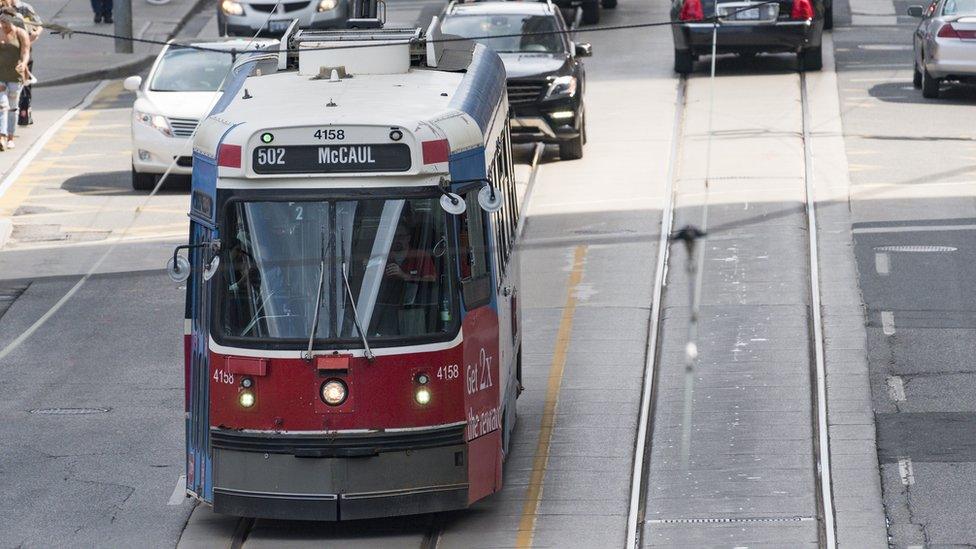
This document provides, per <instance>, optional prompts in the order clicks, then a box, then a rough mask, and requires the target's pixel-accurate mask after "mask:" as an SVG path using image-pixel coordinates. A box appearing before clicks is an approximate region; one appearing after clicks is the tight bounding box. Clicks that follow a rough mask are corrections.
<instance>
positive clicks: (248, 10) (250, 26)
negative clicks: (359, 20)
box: [217, 0, 349, 36]
mask: <svg viewBox="0 0 976 549" xmlns="http://www.w3.org/2000/svg"><path fill="white" fill-rule="evenodd" d="M276 5H277V7H275V6H276ZM293 19H298V26H299V27H300V28H303V29H307V28H316V29H328V28H336V27H343V26H345V23H346V20H348V19H349V1H348V0H297V1H295V0H291V1H289V0H282V1H281V2H280V3H278V2H277V0H220V3H219V4H218V5H217V28H218V29H219V30H220V32H221V33H222V34H224V35H226V36H242V35H247V36H251V35H254V34H255V33H258V32H260V33H261V34H265V35H269V36H281V34H282V33H284V32H285V30H286V29H287V28H288V25H290V24H291V22H292V20H293Z"/></svg>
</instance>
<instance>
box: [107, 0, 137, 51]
mask: <svg viewBox="0 0 976 549" xmlns="http://www.w3.org/2000/svg"><path fill="white" fill-rule="evenodd" d="M112 11H113V12H114V13H113V14H112V17H113V18H114V19H115V36H126V37H129V38H131V37H132V0H115V5H114V6H113V10H112ZM132 46H133V42H132V40H124V39H122V38H116V39H115V53H132Z"/></svg>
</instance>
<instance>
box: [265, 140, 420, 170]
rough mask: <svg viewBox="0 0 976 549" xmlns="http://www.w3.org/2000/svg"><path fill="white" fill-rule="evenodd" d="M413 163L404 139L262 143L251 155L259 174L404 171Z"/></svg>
mask: <svg viewBox="0 0 976 549" xmlns="http://www.w3.org/2000/svg"><path fill="white" fill-rule="evenodd" d="M410 164H411V162H410V146H409V145H406V144H405V143H382V144H375V145H286V146H280V147H279V146H261V147H255V148H254V152H253V153H252V155H251V166H252V167H253V169H254V172H255V173H260V174H285V173H355V172H405V171H407V170H409V169H410Z"/></svg>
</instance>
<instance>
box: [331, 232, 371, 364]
mask: <svg viewBox="0 0 976 549" xmlns="http://www.w3.org/2000/svg"><path fill="white" fill-rule="evenodd" d="M339 249H340V250H343V251H345V248H344V247H343V246H342V237H339ZM341 255H342V256H343V257H342V259H341V261H342V262H341V264H340V267H339V268H340V269H342V285H343V286H345V287H346V295H347V296H349V306H350V307H352V321H353V323H354V324H355V325H356V331H357V332H359V338H360V339H361V340H362V341H363V354H364V355H366V360H368V361H370V362H373V359H374V358H376V357H375V356H373V351H372V350H370V348H369V341H368V340H367V339H366V332H364V331H363V327H362V325H361V324H360V323H359V310H358V309H357V308H356V298H354V297H353V296H352V287H351V286H349V277H348V276H347V275H346V258H345V254H344V253H342V254H341Z"/></svg>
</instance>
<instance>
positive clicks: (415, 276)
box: [173, 29, 520, 520]
mask: <svg viewBox="0 0 976 549" xmlns="http://www.w3.org/2000/svg"><path fill="white" fill-rule="evenodd" d="M364 42H369V43H371V44H373V45H376V44H380V43H382V44H385V45H383V46H382V47H370V48H362V49H348V48H345V47H344V46H347V45H349V44H358V43H364ZM335 46H341V47H338V48H336V47H335ZM459 57H460V58H462V59H463V60H464V62H463V66H462V67H460V68H461V69H463V70H447V69H445V68H444V67H443V64H444V63H445V62H446V61H445V60H448V59H450V60H451V63H453V64H455V65H457V64H458V59H459ZM438 64H441V65H442V66H441V67H440V68H438V67H437V66H436V65H438ZM457 68H458V67H453V69H457ZM235 70H236V76H235V77H234V80H233V82H232V83H230V84H229V85H228V86H227V89H226V92H225V94H224V96H223V98H222V99H221V100H220V102H219V103H218V104H217V106H216V107H215V109H214V111H213V113H212V114H211V116H210V117H209V118H208V119H207V120H205V121H204V122H203V123H202V124H201V127H200V130H199V132H198V135H197V139H196V141H195V146H194V156H193V187H192V195H191V211H190V218H191V228H190V242H189V245H188V246H185V248H187V253H188V258H189V265H188V266H187V265H185V264H183V263H184V261H183V260H182V259H180V261H174V263H175V266H174V267H173V273H174V274H175V273H179V272H182V273H185V274H188V275H189V280H188V282H187V302H186V339H185V349H186V418H187V419H186V429H187V437H186V455H187V490H188V492H189V493H190V494H191V495H192V496H195V497H197V498H199V499H200V500H202V501H204V502H206V503H208V504H211V505H212V506H213V509H214V510H215V511H216V512H218V513H225V514H231V515H239V516H248V517H265V518H283V519H304V520H351V519H362V518H370V517H381V516H394V515H405V514H414V513H426V512H436V511H443V510H449V509H459V508H464V507H467V506H469V505H471V504H472V503H474V502H475V501H478V500H479V499H482V498H484V497H485V496H488V495H490V494H492V493H493V492H496V491H498V490H499V489H500V488H501V485H502V462H503V460H504V458H505V453H506V449H507V445H508V442H509V434H510V433H511V430H512V427H513V425H514V423H515V399H516V396H517V394H518V391H519V389H520V372H519V364H520V358H519V356H520V352H519V349H520V329H519V315H518V301H517V295H518V272H519V269H518V262H517V255H516V254H515V253H514V245H513V244H514V238H515V232H516V225H517V220H518V217H519V215H518V205H519V204H518V202H519V201H518V197H517V195H516V189H515V183H514V179H513V166H512V153H511V145H510V138H509V129H508V116H507V110H508V103H507V97H506V92H505V71H504V67H503V66H502V63H501V61H500V60H499V59H498V57H497V55H495V54H494V53H492V52H490V51H488V50H486V49H485V48H483V47H481V46H478V47H476V48H475V49H474V50H473V52H471V51H469V52H467V53H464V52H457V51H453V52H451V51H447V52H445V51H443V50H441V49H440V48H437V47H433V46H432V45H427V47H425V46H424V44H423V40H422V36H421V34H420V32H419V31H404V30H393V29H373V30H356V31H328V32H322V31H317V32H307V31H298V32H296V33H294V34H293V35H291V36H288V37H287V38H286V39H285V41H284V43H283V49H282V51H281V52H274V53H271V54H265V55H258V56H256V57H254V58H251V59H248V60H243V61H242V62H241V63H240V64H239V65H238V66H237V67H236V68H235ZM479 197H480V198H479ZM174 257H175V256H174Z"/></svg>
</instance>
